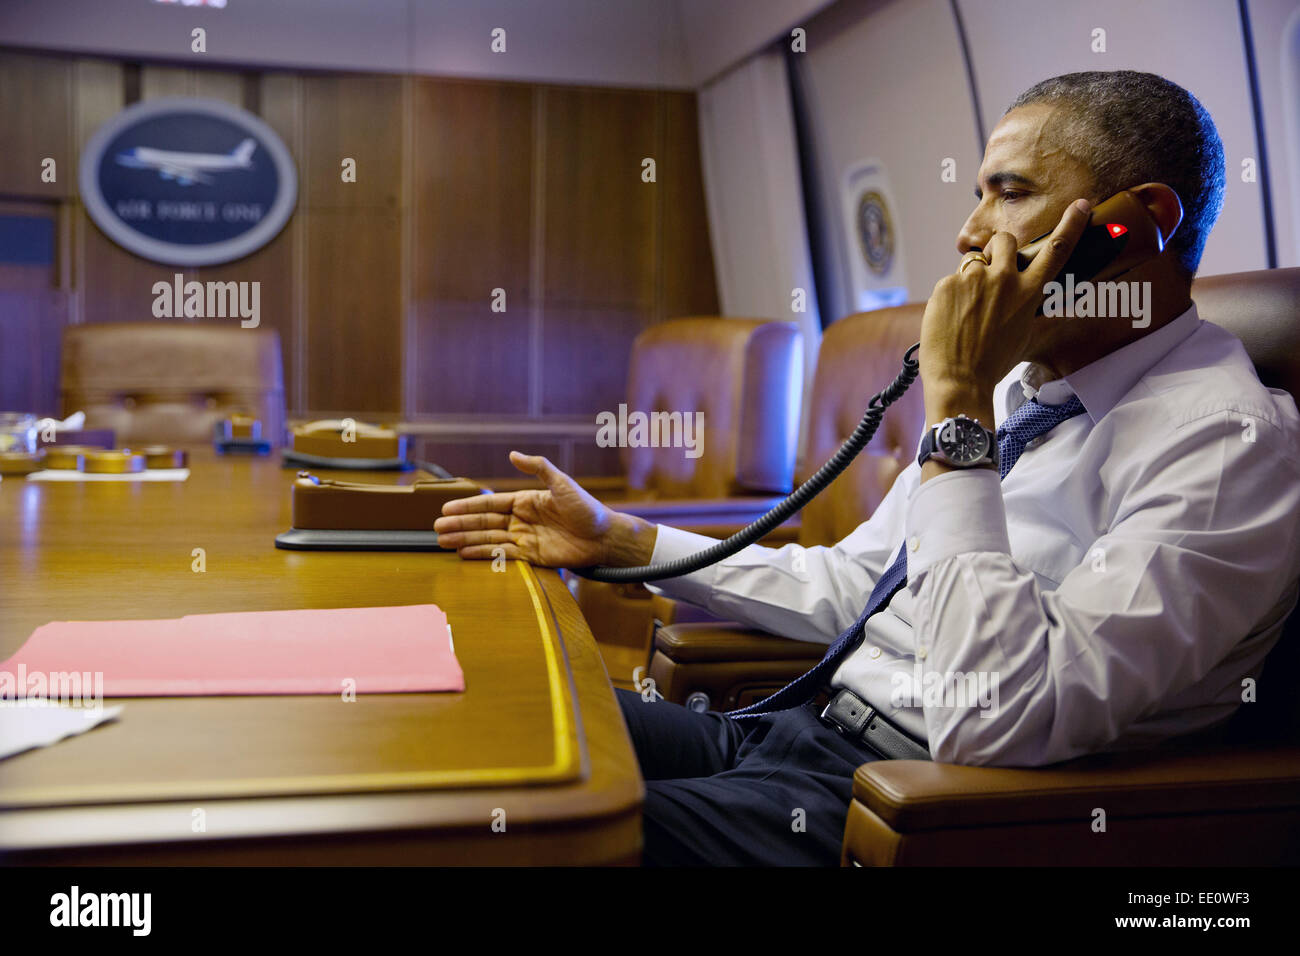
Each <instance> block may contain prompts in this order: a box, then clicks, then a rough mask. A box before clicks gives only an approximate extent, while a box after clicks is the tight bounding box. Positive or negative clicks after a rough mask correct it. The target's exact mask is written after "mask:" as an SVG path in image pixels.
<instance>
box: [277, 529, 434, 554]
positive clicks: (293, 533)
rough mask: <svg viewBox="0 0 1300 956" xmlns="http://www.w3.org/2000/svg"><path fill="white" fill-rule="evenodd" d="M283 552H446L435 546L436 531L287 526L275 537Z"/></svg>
mask: <svg viewBox="0 0 1300 956" xmlns="http://www.w3.org/2000/svg"><path fill="white" fill-rule="evenodd" d="M275 546H276V547H277V548H282V549H284V550H286V551H449V550H451V549H450V548H441V547H439V546H438V532H436V531H369V530H356V529H344V530H337V531H331V530H324V529H321V528H290V529H289V530H288V531H285V532H283V533H281V534H277V535H276V536H275Z"/></svg>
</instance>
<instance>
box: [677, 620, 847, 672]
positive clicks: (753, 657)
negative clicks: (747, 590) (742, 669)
mask: <svg viewBox="0 0 1300 956" xmlns="http://www.w3.org/2000/svg"><path fill="white" fill-rule="evenodd" d="M655 649H656V650H658V651H660V652H661V653H663V654H665V655H667V656H668V657H670V658H672V659H673V660H675V661H678V662H680V663H686V662H688V661H690V662H699V661H784V660H800V661H803V660H808V661H819V660H821V659H822V658H823V657H824V656H825V655H826V645H824V644H814V643H811V642H810V641H794V640H791V639H790V638H788V637H775V636H773V635H771V634H767V633H764V632H763V631H759V630H754V629H752V628H746V627H743V626H742V625H739V624H736V623H734V622H731V621H723V622H720V623H713V622H707V623H698V624H674V625H670V626H669V627H661V628H659V629H658V630H657V631H656V632H655Z"/></svg>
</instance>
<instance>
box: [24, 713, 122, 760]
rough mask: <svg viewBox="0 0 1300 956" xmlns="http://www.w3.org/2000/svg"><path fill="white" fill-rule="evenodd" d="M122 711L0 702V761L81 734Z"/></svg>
mask: <svg viewBox="0 0 1300 956" xmlns="http://www.w3.org/2000/svg"><path fill="white" fill-rule="evenodd" d="M121 712H122V705H121V704H118V705H117V706H116V707H97V708H90V707H65V706H63V705H62V704H51V703H49V702H48V701H45V702H43V706H33V704H32V702H30V701H27V700H23V701H20V702H18V703H15V702H13V701H5V702H4V703H0V760H3V759H4V758H6V757H12V756H13V755H14V754H20V753H22V752H23V751H25V750H31V749H32V748H33V747H48V746H49V745H50V744H55V743H58V742H59V741H60V740H63V739H64V738H65V737H75V736H76V735H77V734H84V733H85V732H86V731H87V730H90V728H92V727H97V726H98V725H100V724H102V723H103V722H104V721H106V720H113V719H115V718H116V717H117V715H118V714H120V713H121Z"/></svg>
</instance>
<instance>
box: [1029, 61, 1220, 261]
mask: <svg viewBox="0 0 1300 956" xmlns="http://www.w3.org/2000/svg"><path fill="white" fill-rule="evenodd" d="M1031 103H1046V104H1049V105H1053V106H1057V105H1059V106H1064V107H1066V110H1064V111H1062V114H1061V118H1062V120H1063V122H1062V123H1061V125H1060V126H1059V127H1058V128H1057V129H1056V130H1055V133H1056V135H1057V136H1058V137H1059V139H1058V142H1059V143H1060V145H1061V146H1062V148H1064V149H1065V150H1066V151H1067V152H1068V153H1069V154H1070V155H1072V156H1074V157H1075V158H1076V159H1078V160H1079V161H1080V162H1082V163H1084V164H1085V165H1087V166H1088V167H1089V168H1090V169H1091V170H1092V174H1093V181H1094V186H1095V188H1096V189H1097V191H1098V193H1099V194H1100V196H1099V198H1102V199H1104V198H1106V197H1108V196H1111V195H1113V194H1114V193H1117V192H1119V191H1120V190H1121V189H1128V188H1130V187H1133V186H1137V185H1139V184H1141V183H1148V182H1153V183H1164V184H1165V185H1167V186H1169V187H1170V188H1171V189H1173V190H1174V192H1176V193H1178V198H1179V199H1181V200H1182V203H1183V221H1182V225H1180V226H1179V227H1178V230H1177V232H1175V233H1174V237H1173V239H1172V240H1170V243H1169V246H1170V248H1171V249H1172V250H1173V252H1174V255H1175V257H1176V259H1177V261H1178V264H1179V265H1180V266H1181V267H1182V269H1183V271H1184V272H1186V273H1187V276H1188V277H1189V278H1190V277H1191V276H1193V275H1195V274H1196V268H1197V266H1199V265H1200V262H1201V253H1202V252H1203V251H1204V250H1205V240H1206V237H1207V236H1209V234H1210V228H1211V227H1212V226H1213V225H1214V222H1215V220H1216V219H1218V218H1219V210H1220V209H1222V208H1223V190H1224V184H1225V177H1226V167H1225V165H1224V157H1223V141H1222V140H1220V139H1219V131H1218V130H1217V129H1216V128H1215V126H1214V120H1212V119H1211V118H1210V114H1209V113H1208V112H1206V110H1205V107H1204V106H1202V105H1201V103H1200V101H1199V100H1197V98H1196V97H1194V96H1193V95H1192V94H1191V93H1189V92H1187V90H1185V89H1183V88H1182V87H1181V86H1179V85H1178V84H1176V83H1171V82H1169V80H1166V79H1165V78H1164V77H1161V76H1156V75H1155V74H1154V73H1139V72H1137V71H1135V70H1114V71H1102V70H1092V71H1089V72H1086V73H1066V74H1065V75H1063V76H1056V77H1052V78H1051V79H1050V80H1043V82H1041V83H1037V84H1035V85H1034V86H1031V87H1030V88H1029V89H1027V90H1025V92H1023V93H1021V94H1020V96H1019V97H1017V98H1016V101H1015V102H1014V103H1012V104H1011V106H1010V107H1009V108H1008V109H1007V112H1008V113H1009V112H1011V110H1013V109H1016V108H1017V107H1021V106H1028V105H1029V104H1031Z"/></svg>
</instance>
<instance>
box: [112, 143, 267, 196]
mask: <svg viewBox="0 0 1300 956" xmlns="http://www.w3.org/2000/svg"><path fill="white" fill-rule="evenodd" d="M255 149H257V142H256V141H255V140H252V139H246V140H244V141H243V142H241V143H240V144H239V145H238V146H236V147H235V148H234V149H232V150H231V151H230V152H229V153H181V152H175V151H173V150H168V149H150V148H149V147H147V146H137V147H135V149H132V150H130V151H129V152H125V153H120V154H119V155H118V157H117V161H118V163H119V164H120V165H122V166H129V167H131V168H132V169H152V170H156V171H157V173H158V175H159V176H161V177H162V178H163V179H174V180H175V181H176V182H177V183H178V184H179V185H181V186H189V185H192V184H193V183H196V182H197V183H204V184H205V185H208V184H211V183H212V177H211V176H209V175H207V174H208V173H225V172H229V171H230V170H232V169H252V168H253V163H252V157H253V150H255Z"/></svg>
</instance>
